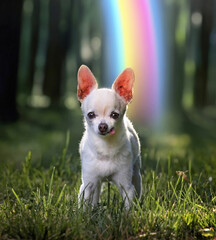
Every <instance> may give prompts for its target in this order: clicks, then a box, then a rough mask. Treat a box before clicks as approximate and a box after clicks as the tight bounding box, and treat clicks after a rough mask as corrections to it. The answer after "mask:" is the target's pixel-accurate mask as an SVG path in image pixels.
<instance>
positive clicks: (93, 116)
mask: <svg viewBox="0 0 216 240" xmlns="http://www.w3.org/2000/svg"><path fill="white" fill-rule="evenodd" d="M88 117H89V119H93V118H95V117H96V115H95V113H94V112H89V113H88Z"/></svg>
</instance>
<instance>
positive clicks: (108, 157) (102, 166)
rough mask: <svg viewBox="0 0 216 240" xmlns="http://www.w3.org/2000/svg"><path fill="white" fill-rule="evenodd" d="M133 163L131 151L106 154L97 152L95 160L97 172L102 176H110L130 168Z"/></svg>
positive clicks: (125, 150)
mask: <svg viewBox="0 0 216 240" xmlns="http://www.w3.org/2000/svg"><path fill="white" fill-rule="evenodd" d="M131 163H132V155H131V151H129V149H123V150H121V151H119V152H112V151H110V152H107V153H106V154H105V153H104V152H100V151H97V153H96V157H95V159H94V160H93V166H94V168H95V171H97V172H98V174H99V175H100V176H102V177H103V176H106V177H107V176H110V175H112V174H115V173H116V172H118V171H120V170H121V169H123V168H125V167H128V166H129V165H131Z"/></svg>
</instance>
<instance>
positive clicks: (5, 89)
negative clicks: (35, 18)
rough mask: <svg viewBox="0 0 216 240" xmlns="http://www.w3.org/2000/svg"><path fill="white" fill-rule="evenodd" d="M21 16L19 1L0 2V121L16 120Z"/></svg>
mask: <svg viewBox="0 0 216 240" xmlns="http://www.w3.org/2000/svg"><path fill="white" fill-rule="evenodd" d="M21 16H22V1H21V0H1V1H0V121H14V120H16V119H17V118H18V113H17V108H16V90H17V70H18V60H19V47H20V28H21V18H22V17H21Z"/></svg>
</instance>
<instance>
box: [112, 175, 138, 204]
mask: <svg viewBox="0 0 216 240" xmlns="http://www.w3.org/2000/svg"><path fill="white" fill-rule="evenodd" d="M131 175H132V174H131V173H130V171H129V172H128V173H126V174H125V173H123V174H122V173H119V174H116V175H115V176H114V178H113V182H114V183H115V184H116V185H117V187H118V189H119V191H120V193H121V196H122V199H123V201H124V203H125V207H126V209H129V208H130V206H131V203H132V201H133V199H134V195H135V189H134V186H133V184H132V176H131Z"/></svg>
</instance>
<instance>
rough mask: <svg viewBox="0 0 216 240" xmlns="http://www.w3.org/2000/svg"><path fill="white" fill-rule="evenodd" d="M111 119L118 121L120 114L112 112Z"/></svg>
mask: <svg viewBox="0 0 216 240" xmlns="http://www.w3.org/2000/svg"><path fill="white" fill-rule="evenodd" d="M110 117H111V118H113V119H115V120H116V119H118V118H119V114H118V113H117V112H111V114H110Z"/></svg>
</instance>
